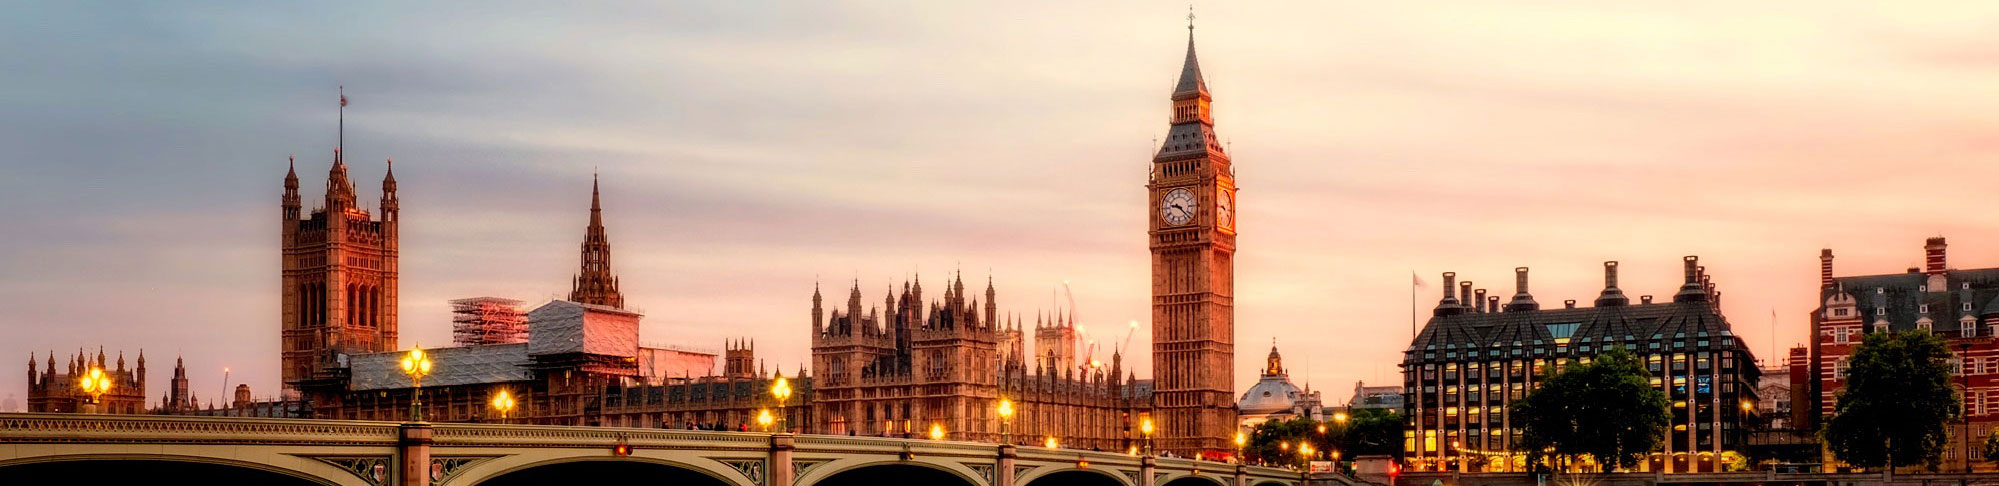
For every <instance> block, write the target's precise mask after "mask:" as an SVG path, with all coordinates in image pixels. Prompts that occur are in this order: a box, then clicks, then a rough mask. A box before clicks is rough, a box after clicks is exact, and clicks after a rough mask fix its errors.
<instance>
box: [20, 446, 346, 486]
mask: <svg viewBox="0 0 1999 486" xmlns="http://www.w3.org/2000/svg"><path fill="white" fill-rule="evenodd" d="M271 462H284V461H264V462H256V461H245V460H238V459H231V458H223V457H216V456H208V455H181V454H138V453H104V454H97V453H82V454H56V455H44V456H30V457H22V458H17V459H14V460H11V461H0V477H7V478H11V479H15V480H22V481H23V484H64V483H75V482H77V481H78V480H83V481H82V482H85V483H93V484H94V483H103V484H144V483H149V482H177V481H185V482H196V481H200V482H209V483H215V482H221V483H225V484H227V483H241V484H274V485H317V486H369V485H368V483H366V482H365V481H363V480H362V479H361V478H360V477H358V476H354V475H352V474H349V473H347V472H346V471H343V470H340V469H337V468H334V467H333V466H332V465H330V464H324V463H318V462H316V461H313V462H304V461H300V462H293V463H290V464H286V466H290V467H284V466H279V465H273V464H269V463H271ZM312 464H317V465H321V466H325V467H324V468H313V467H303V466H310V465H312ZM299 469H324V470H314V471H310V472H308V471H302V470H299ZM190 476H193V477H190ZM226 478H234V479H233V480H232V479H226Z"/></svg>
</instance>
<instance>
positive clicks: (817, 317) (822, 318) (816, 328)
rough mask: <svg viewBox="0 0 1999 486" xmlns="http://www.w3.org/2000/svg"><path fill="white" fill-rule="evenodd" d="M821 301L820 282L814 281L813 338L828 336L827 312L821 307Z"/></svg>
mask: <svg viewBox="0 0 1999 486" xmlns="http://www.w3.org/2000/svg"><path fill="white" fill-rule="evenodd" d="M821 300H822V299H821V298H820V297H819V282H818V281H814V282H812V336H813V337H818V336H821V335H825V334H826V311H825V309H824V308H823V307H821V306H820V305H819V304H820V301H821Z"/></svg>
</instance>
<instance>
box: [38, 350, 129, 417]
mask: <svg viewBox="0 0 1999 486" xmlns="http://www.w3.org/2000/svg"><path fill="white" fill-rule="evenodd" d="M47 363H48V364H47V366H46V367H41V368H38V367H37V366H36V364H35V357H34V356H32V355H30V356H28V411H29V412H46V413H114V414H139V413H146V353H145V352H143V351H141V352H140V353H139V360H138V363H136V364H137V365H138V366H135V367H132V368H126V367H125V353H124V352H119V353H118V361H117V362H116V365H115V366H113V364H112V363H110V362H107V361H105V356H104V350H103V349H102V348H99V349H98V350H97V356H96V357H94V358H93V357H91V356H89V355H87V354H84V352H83V350H77V352H76V354H75V355H72V356H70V358H69V359H68V360H66V361H65V362H64V364H63V368H62V369H61V370H58V369H57V368H56V355H55V352H54V351H50V352H49V355H48V362H47ZM91 370H99V371H100V372H101V373H103V374H104V376H106V377H108V378H110V380H111V388H110V389H109V390H106V391H104V392H103V393H101V394H98V395H96V396H95V397H92V396H91V394H89V393H84V391H83V389H82V388H81V387H79V386H78V385H77V383H78V382H79V381H80V380H81V379H82V378H83V377H84V376H85V375H87V374H88V373H90V371H91Z"/></svg>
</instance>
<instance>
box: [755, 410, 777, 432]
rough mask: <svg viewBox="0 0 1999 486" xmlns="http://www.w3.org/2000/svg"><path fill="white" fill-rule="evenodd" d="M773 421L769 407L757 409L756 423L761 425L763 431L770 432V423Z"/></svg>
mask: <svg viewBox="0 0 1999 486" xmlns="http://www.w3.org/2000/svg"><path fill="white" fill-rule="evenodd" d="M774 421H776V420H774V419H772V418H770V409H768V408H765V409H759V410H757V425H758V426H760V427H763V428H764V432H770V424H771V422H774Z"/></svg>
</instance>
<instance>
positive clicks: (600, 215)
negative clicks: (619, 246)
mask: <svg viewBox="0 0 1999 486" xmlns="http://www.w3.org/2000/svg"><path fill="white" fill-rule="evenodd" d="M574 284H575V287H574V288H573V289H572V290H570V291H569V301H571V302H578V303H584V304H593V305H601V306H607V307H616V308H620V309H622V308H624V307H625V296H624V294H621V293H619V292H618V277H616V276H613V275H611V240H610V238H609V237H607V236H605V235H604V205H603V203H602V202H601V200H600V197H599V196H598V183H597V176H596V174H591V176H590V226H589V227H587V228H585V229H584V230H583V267H582V269H581V270H580V271H579V272H577V274H576V278H575V282H574Z"/></svg>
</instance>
